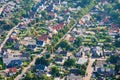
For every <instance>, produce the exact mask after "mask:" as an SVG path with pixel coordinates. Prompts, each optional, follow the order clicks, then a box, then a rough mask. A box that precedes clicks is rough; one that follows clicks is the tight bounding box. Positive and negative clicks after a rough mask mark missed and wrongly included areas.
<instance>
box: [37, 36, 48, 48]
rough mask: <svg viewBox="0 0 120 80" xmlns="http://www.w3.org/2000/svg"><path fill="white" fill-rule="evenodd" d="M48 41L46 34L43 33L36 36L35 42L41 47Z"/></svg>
mask: <svg viewBox="0 0 120 80" xmlns="http://www.w3.org/2000/svg"><path fill="white" fill-rule="evenodd" d="M47 42H48V35H46V34H44V35H42V36H38V38H37V41H36V44H37V46H40V47H43V46H44V45H45V44H46V43H47Z"/></svg>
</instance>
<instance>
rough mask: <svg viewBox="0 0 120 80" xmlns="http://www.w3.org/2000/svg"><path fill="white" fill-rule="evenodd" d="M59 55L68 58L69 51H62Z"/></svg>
mask: <svg viewBox="0 0 120 80" xmlns="http://www.w3.org/2000/svg"><path fill="white" fill-rule="evenodd" d="M59 54H61V55H62V56H67V55H68V52H67V51H61V52H60V53H59Z"/></svg>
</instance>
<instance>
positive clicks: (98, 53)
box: [90, 46, 103, 57]
mask: <svg viewBox="0 0 120 80" xmlns="http://www.w3.org/2000/svg"><path fill="white" fill-rule="evenodd" d="M90 51H91V53H92V57H102V56H103V51H102V48H100V47H98V46H97V47H93V48H91V50H90Z"/></svg>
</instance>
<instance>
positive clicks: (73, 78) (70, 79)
mask: <svg viewBox="0 0 120 80" xmlns="http://www.w3.org/2000/svg"><path fill="white" fill-rule="evenodd" d="M66 80H82V77H81V76H76V75H73V74H70V75H68V76H67V78H66Z"/></svg>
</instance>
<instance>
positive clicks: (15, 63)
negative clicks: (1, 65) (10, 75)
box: [6, 60, 22, 68]
mask: <svg viewBox="0 0 120 80" xmlns="http://www.w3.org/2000/svg"><path fill="white" fill-rule="evenodd" d="M21 65H22V62H21V60H12V61H11V62H10V63H9V64H8V65H6V66H7V68H13V67H20V66H21Z"/></svg>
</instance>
